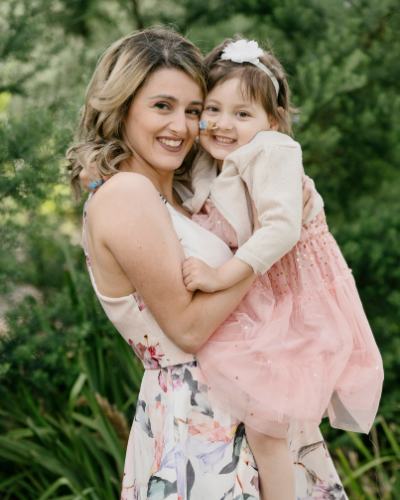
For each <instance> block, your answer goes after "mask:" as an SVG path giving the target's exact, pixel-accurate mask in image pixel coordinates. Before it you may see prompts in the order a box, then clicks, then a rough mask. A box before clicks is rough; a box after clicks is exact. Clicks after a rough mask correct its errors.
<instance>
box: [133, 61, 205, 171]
mask: <svg viewBox="0 0 400 500" xmlns="http://www.w3.org/2000/svg"><path fill="white" fill-rule="evenodd" d="M202 109H203V94H202V91H201V89H200V87H199V86H198V85H197V83H196V82H195V81H194V80H192V78H191V77H190V76H188V75H187V74H186V73H184V72H183V71H180V70H178V69H165V68H163V69H159V70H157V71H155V72H154V73H153V74H152V75H151V76H150V77H149V79H148V80H147V83H146V84H145V85H144V86H143V87H142V88H141V89H140V90H139V91H138V92H137V94H136V96H135V98H134V100H133V102H132V104H131V106H130V108H129V112H128V115H127V117H126V119H125V122H124V125H125V140H126V142H127V143H128V145H129V146H130V147H131V149H132V150H133V152H134V158H135V159H136V160H137V161H139V162H140V163H141V164H142V165H143V162H145V163H147V164H148V165H149V166H151V167H152V168H154V169H156V170H159V171H164V172H170V171H173V170H176V169H177V168H179V167H180V166H181V165H182V162H183V160H184V158H185V156H186V155H187V153H188V152H189V150H190V148H191V147H192V144H193V141H194V140H195V138H196V136H197V135H198V133H199V117H200V113H201V111H202Z"/></svg>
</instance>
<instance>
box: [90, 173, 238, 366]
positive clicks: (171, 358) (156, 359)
mask: <svg viewBox="0 0 400 500" xmlns="http://www.w3.org/2000/svg"><path fill="white" fill-rule="evenodd" d="M174 187H175V190H176V191H177V192H178V194H179V195H180V196H181V198H183V197H184V193H185V189H184V187H183V186H182V185H177V183H175V184H174ZM90 198H91V197H90ZM90 198H89V199H88V201H87V202H86V205H85V209H84V224H83V241H84V249H85V254H86V261H87V264H88V269H89V274H90V278H91V281H92V285H93V288H94V290H95V292H96V295H97V297H98V299H99V301H100V303H101V305H102V306H103V309H104V311H105V313H106V314H107V316H108V318H109V319H110V321H111V322H112V323H113V324H114V326H115V328H116V329H117V330H118V331H119V333H120V334H121V335H122V336H123V337H124V339H125V340H126V342H128V344H129V345H130V346H131V347H132V349H133V350H134V351H135V352H136V354H137V355H138V356H139V358H140V359H141V360H142V362H143V364H144V366H145V368H153V369H155V368H160V367H164V366H171V365H177V364H181V363H187V362H190V361H193V360H194V356H193V355H192V354H187V353H185V352H183V351H182V350H181V349H180V348H178V347H177V346H176V345H175V344H173V342H172V341H171V340H169V339H168V337H166V336H165V334H164V333H163V332H162V330H161V329H160V327H159V326H158V324H157V323H156V321H155V319H154V318H153V315H152V314H151V312H150V311H149V309H148V308H147V307H146V305H145V304H144V303H143V301H142V299H141V297H140V295H139V293H138V292H135V293H133V294H131V295H128V296H124V297H119V298H112V297H106V296H104V295H102V294H101V293H100V292H99V291H98V289H97V286H96V283H95V280H94V276H93V272H92V269H91V265H90V258H89V253H88V248H87V242H86V210H87V206H88V203H89V201H90ZM164 203H165V205H166V207H167V209H168V211H169V213H170V215H171V219H172V224H173V227H174V229H175V231H176V233H177V235H178V238H179V239H180V241H181V244H182V247H183V250H184V253H185V256H186V258H189V257H197V258H199V259H201V260H203V261H204V262H205V263H206V264H208V265H209V266H211V267H218V266H219V265H221V264H223V263H224V262H226V261H227V260H229V259H230V258H232V256H233V254H232V252H231V250H230V248H229V247H228V246H227V245H226V244H225V243H224V242H223V241H222V240H221V239H219V238H218V237H217V236H215V235H214V234H212V233H210V232H209V231H207V230H206V229H204V228H202V227H200V226H199V225H197V224H196V223H195V222H193V221H192V220H191V219H188V218H187V217H185V216H184V215H182V214H181V213H179V212H177V211H176V210H175V209H174V208H172V207H171V205H170V204H169V203H168V202H166V201H165V200H164ZM166 292H167V291H166Z"/></svg>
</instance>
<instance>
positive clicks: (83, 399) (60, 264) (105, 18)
mask: <svg viewBox="0 0 400 500" xmlns="http://www.w3.org/2000/svg"><path fill="white" fill-rule="evenodd" d="M159 23H164V24H172V25H173V26H175V27H176V28H177V29H179V30H180V31H181V32H182V34H184V35H187V36H188V37H189V38H190V39H191V40H192V41H193V42H195V43H196V44H197V45H198V46H199V47H200V48H201V49H202V50H203V52H204V53H206V52H207V51H208V50H210V49H211V48H213V46H214V45H216V44H217V43H220V41H221V40H222V39H223V38H225V37H232V36H233V35H234V34H235V33H241V34H243V35H245V36H246V37H248V38H250V39H253V38H256V39H257V40H258V41H259V42H261V43H267V41H268V42H269V43H270V44H271V46H272V47H273V49H274V51H275V53H276V55H277V56H278V58H279V59H280V60H281V61H282V63H283V64H284V66H285V67H286V69H287V71H288V72H289V74H290V84H291V89H292V92H293V98H294V102H295V104H296V105H297V106H298V107H299V108H300V109H301V112H300V113H299V114H298V115H297V116H296V117H295V124H294V134H295V139H296V140H297V141H299V142H300V143H301V145H302V147H303V152H304V165H305V169H306V172H307V173H308V174H309V175H310V176H311V177H313V178H314V179H315V181H316V184H317V187H318V190H319V191H320V192H321V193H322V195H323V197H324V199H325V203H326V212H327V216H328V222H329V224H330V226H331V229H332V232H333V233H334V235H335V236H336V238H337V240H338V242H339V244H340V246H341V248H342V250H343V253H344V254H345V257H346V258H347V260H348V262H349V264H350V266H351V267H352V269H353V271H354V275H355V277H356V280H357V284H358V287H359V291H360V295H361V298H362V301H363V304H364V307H365V310H366V313H367V316H368V318H369V320H370V323H371V326H372V329H373V331H374V333H375V336H376V340H377V343H378V345H379V347H380V349H381V352H382V356H383V359H384V365H385V376H386V379H385V385H384V394H383V398H382V404H381V407H380V416H379V419H378V421H377V426H376V427H374V430H373V432H372V434H371V439H372V441H373V443H374V445H375V446H374V447H373V446H372V445H371V443H370V442H369V441H368V439H363V438H362V437H361V438H360V437H359V436H355V435H352V434H350V433H345V434H343V433H341V434H340V433H336V432H332V431H329V430H328V429H326V437H327V439H328V443H329V444H330V449H331V451H332V452H333V454H334V458H335V460H336V463H337V466H338V468H339V470H340V472H341V474H342V477H343V479H344V482H345V484H346V486H347V487H348V492H349V495H350V496H351V498H355V499H356V498H357V499H363V498H371V499H374V498H379V495H380V496H381V498H387V499H389V498H400V473H399V461H400V445H399V442H400V418H399V414H400V405H399V402H400V327H399V324H400V286H399V285H400V237H399V230H400V196H399V188H400V173H399V170H398V166H399V164H400V146H399V137H400V113H399V112H400V93H399V79H400V42H399V36H398V35H399V33H400V4H399V2H398V0H353V1H351V2H350V1H344V2H343V1H341V0H324V1H323V2H322V1H320V0H180V1H179V0H0V210H1V212H0V241H1V248H0V295H1V302H0V311H2V312H3V319H1V318H0V401H1V403H0V413H1V415H0V416H1V419H0V428H1V433H2V436H0V499H2V500H8V499H17V498H18V499H24V500H27V499H32V500H37V499H38V498H39V499H40V500H45V499H47V498H49V499H51V498H64V499H67V498H71V499H74V498H76V499H105V498H107V499H109V498H117V495H118V492H119V485H120V479H121V468H122V466H123V457H124V445H125V444H126V439H127V432H128V427H129V426H130V422H131V421H132V418H133V412H134V408H135V402H136V397H137V390H138V386H139V384H140V376H141V368H140V367H139V365H138V364H137V362H136V360H135V358H134V356H133V353H132V352H131V351H130V350H129V347H127V346H126V345H124V343H123V342H122V341H121V339H120V338H119V335H118V334H117V332H115V330H114V329H113V327H112V325H111V324H110V323H109V322H108V321H107V320H106V318H105V316H104V313H103V311H102V309H101V307H100V306H99V304H98V302H97V299H96V298H95V297H94V295H93V292H92V290H91V286H90V283H89V278H88V275H87V273H86V270H85V262H84V256H83V252H82V249H81V247H80V236H79V232H80V230H79V228H80V224H81V210H82V206H81V205H79V206H76V205H75V204H74V203H73V202H72V200H71V196H70V192H69V188H68V179H67V178H66V177H65V175H64V173H63V171H62V169H61V165H62V157H63V155H64V153H65V150H66V148H67V147H68V145H69V144H70V143H71V141H72V139H73V134H74V130H75V127H76V124H77V117H78V111H79V108H80V106H81V105H82V103H83V100H84V92H85V88H86V85H87V84H88V82H89V79H90V77H91V74H92V73H93V70H94V67H95V64H96V61H97V59H98V57H99V56H100V55H101V53H102V52H103V50H104V49H105V48H106V47H107V46H108V45H109V44H110V43H111V42H113V41H114V40H116V39H118V38H119V37H121V36H123V35H125V34H126V33H128V32H130V31H132V30H134V29H138V28H143V27H147V26H152V25H155V24H159ZM28 285H29V286H30V287H28ZM24 290H25V291H28V292H29V293H28V296H27V297H26V298H25V299H24V300H22V301H20V300H19V299H18V300H17V297H18V294H19V295H21V293H22V292H23V291H24ZM32 290H33V291H32ZM29 294H30V295H32V294H33V296H29ZM386 421H387V422H391V423H390V424H386ZM377 487H379V493H378V491H377Z"/></svg>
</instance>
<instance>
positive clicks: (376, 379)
mask: <svg viewBox="0 0 400 500" xmlns="http://www.w3.org/2000/svg"><path fill="white" fill-rule="evenodd" d="M193 220H194V221H195V222H197V223H198V224H200V225H201V226H203V227H204V228H206V229H208V230H209V231H211V232H213V233H214V234H216V235H217V236H219V237H220V238H222V239H223V240H224V241H225V242H226V243H227V244H228V245H229V246H230V247H231V248H232V249H235V248H237V237H236V233H235V231H234V229H233V228H232V226H230V225H229V223H228V222H227V221H226V220H225V219H224V218H223V217H222V216H221V214H220V213H219V212H218V210H217V209H216V208H215V207H214V206H213V204H212V202H211V200H210V199H208V200H207V201H206V203H205V204H204V206H203V208H202V210H201V212H200V213H199V214H197V215H194V216H193ZM197 359H198V362H199V364H200V367H201V368H202V370H203V374H204V377H205V383H206V385H205V389H204V390H206V391H207V395H208V397H209V398H210V399H211V400H212V401H213V402H214V403H215V404H217V405H219V406H220V407H222V408H223V409H225V410H226V411H228V412H229V413H230V414H232V415H234V416H235V417H237V418H238V419H240V420H242V421H243V422H245V423H246V424H247V425H249V426H251V427H253V428H254V429H256V430H258V431H259V432H262V433H264V434H268V435H270V436H273V437H277V438H282V437H287V436H290V435H293V434H298V433H304V438H305V439H307V436H309V435H311V433H312V432H313V431H314V430H315V427H316V426H318V425H319V424H320V422H321V419H322V417H323V416H329V418H330V422H331V425H332V426H333V427H336V428H340V429H345V430H351V431H356V432H365V433H367V432H369V430H370V428H371V426H372V424H373V421H374V418H375V416H376V412H377V409H378V405H379V400H380V396H381V390H382V382H383V367H382V359H381V356H380V353H379V350H378V348H377V345H376V343H375V339H374V336H373V334H372V331H371V329H370V326H369V324H368V321H367V318H366V316H365V313H364V310H363V307H362V304H361V301H360V298H359V295H358V292H357V288H356V285H355V282H354V279H353V276H352V273H351V270H350V269H349V267H348V265H347V263H346V261H345V260H344V258H343V256H342V254H341V252H340V249H339V247H338V245H337V243H336V241H335V239H334V238H333V236H332V235H331V234H330V232H329V229H328V226H327V223H326V219H325V214H324V212H323V211H322V212H320V213H319V215H317V217H316V218H315V219H314V220H312V221H311V222H310V223H308V224H307V225H305V226H303V229H302V232H301V237H300V240H299V242H298V243H297V245H296V246H295V247H294V248H293V249H292V250H291V251H290V252H289V253H288V254H286V255H285V256H284V257H283V258H282V259H281V260H280V261H279V262H277V263H276V264H274V266H272V267H271V269H270V270H269V271H268V272H267V273H265V274H264V275H263V276H259V277H257V278H256V280H255V281H254V283H253V285H252V287H251V288H250V290H249V292H248V293H247V294H246V296H245V297H244V298H243V299H242V302H241V303H240V305H239V306H238V307H237V308H236V309H235V311H234V312H233V313H232V314H231V315H230V316H229V317H228V319H227V320H226V321H225V322H224V323H223V324H222V325H221V326H220V327H219V328H218V329H217V330H216V332H215V333H214V334H213V335H212V336H211V338H210V339H209V340H208V341H207V342H206V344H205V345H204V346H203V347H202V349H201V350H200V352H199V353H198V355H197Z"/></svg>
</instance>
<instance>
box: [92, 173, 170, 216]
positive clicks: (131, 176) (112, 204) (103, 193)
mask: <svg viewBox="0 0 400 500" xmlns="http://www.w3.org/2000/svg"><path fill="white" fill-rule="evenodd" d="M144 204H145V206H146V207H147V208H149V209H150V208H151V209H155V210H157V208H159V209H161V210H162V209H163V204H160V203H159V194H158V192H157V190H156V188H155V187H154V184H153V183H152V182H151V181H150V179H148V178H147V177H145V176H144V175H141V174H135V173H132V172H120V173H118V174H116V175H114V176H113V177H112V178H111V179H109V180H108V181H107V182H106V183H104V185H103V186H101V188H100V189H98V190H97V191H96V194H95V196H94V197H93V200H92V201H91V203H90V206H89V210H88V216H89V213H90V212H92V213H93V212H104V211H105V210H107V211H115V210H116V211H120V210H121V208H123V209H124V211H127V212H130V213H133V212H132V211H134V210H135V209H137V208H143V206H144Z"/></svg>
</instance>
